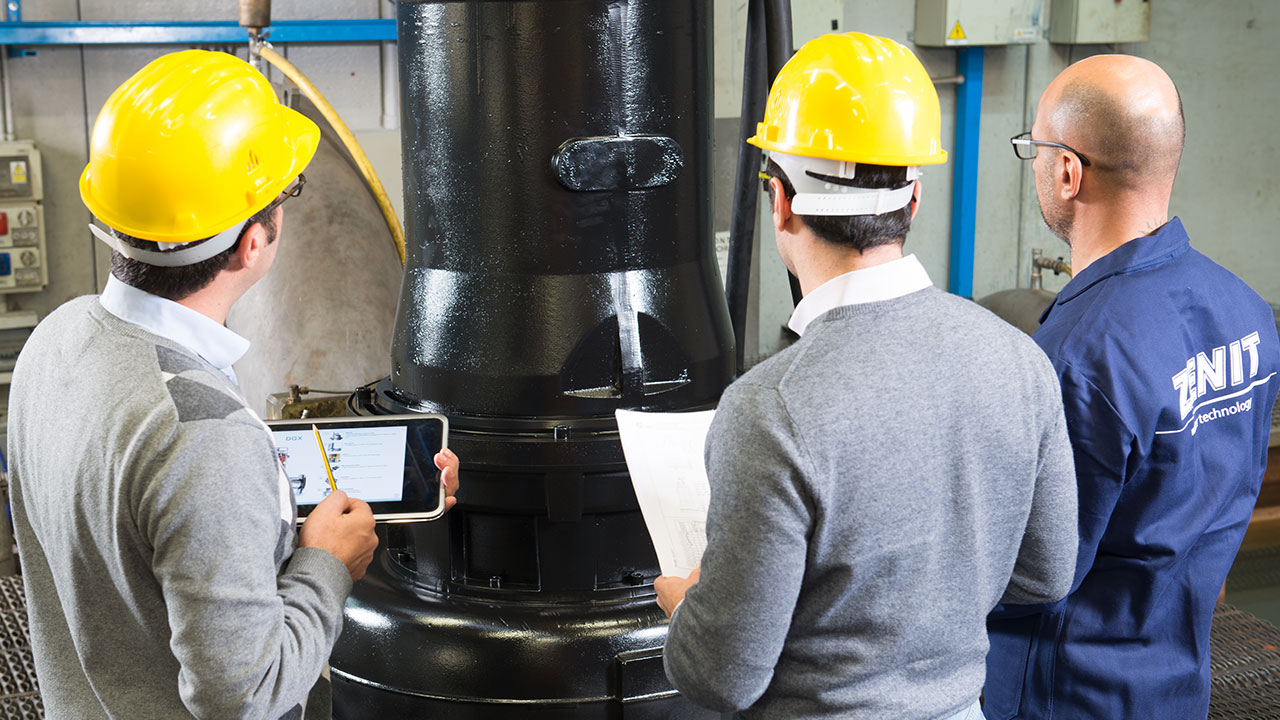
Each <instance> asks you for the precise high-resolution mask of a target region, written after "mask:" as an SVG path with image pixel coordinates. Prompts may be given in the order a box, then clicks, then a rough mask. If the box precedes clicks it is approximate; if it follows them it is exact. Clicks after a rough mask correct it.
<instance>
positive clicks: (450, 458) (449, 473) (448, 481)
mask: <svg viewBox="0 0 1280 720" xmlns="http://www.w3.org/2000/svg"><path fill="white" fill-rule="evenodd" d="M435 461H436V469H437V470H439V471H440V484H441V485H443V486H444V509H445V512H448V511H449V508H451V507H453V506H454V505H457V504H458V498H456V497H454V495H457V494H458V456H457V455H454V454H453V451H452V450H450V449H449V448H445V449H443V450H441V451H440V452H438V453H436V457H435Z"/></svg>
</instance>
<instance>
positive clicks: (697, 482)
mask: <svg viewBox="0 0 1280 720" xmlns="http://www.w3.org/2000/svg"><path fill="white" fill-rule="evenodd" d="M713 415H715V411H714V410H705V411H702V412H692V413H649V412H636V411H634V410H618V411H617V417H618V434H619V436H620V437H621V438H622V452H623V455H625V456H626V459H627V470H628V471H629V472H630V473H631V484H632V485H633V486H634V487H635V490H636V500H638V501H639V502H640V512H641V513H642V514H643V515H644V524H645V525H647V526H648V527H649V537H650V538H652V539H653V549H654V550H656V551H657V553H658V565H659V567H661V569H662V574H663V575H678V576H681V577H684V576H686V575H688V574H689V573H691V572H693V571H694V570H695V569H696V568H697V567H698V565H699V564H700V563H701V561H702V551H703V550H704V549H706V547H707V508H708V506H710V504H711V488H710V486H709V485H708V484H707V469H706V466H705V465H703V462H702V447H703V445H704V444H705V443H706V440H707V430H708V428H710V427H711V418H712V416H713Z"/></svg>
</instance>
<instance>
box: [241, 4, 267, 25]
mask: <svg viewBox="0 0 1280 720" xmlns="http://www.w3.org/2000/svg"><path fill="white" fill-rule="evenodd" d="M270 24H271V0H240V27H245V28H250V29H252V30H261V29H262V28H265V27H267V26H269V25H270Z"/></svg>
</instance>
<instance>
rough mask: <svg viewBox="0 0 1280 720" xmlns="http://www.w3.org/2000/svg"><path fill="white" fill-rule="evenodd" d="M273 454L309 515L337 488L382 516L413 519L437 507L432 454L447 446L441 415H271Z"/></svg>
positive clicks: (301, 512) (300, 510)
mask: <svg viewBox="0 0 1280 720" xmlns="http://www.w3.org/2000/svg"><path fill="white" fill-rule="evenodd" d="M267 424H268V426H269V427H270V428H271V434H272V436H273V438H274V440H275V445H276V454H277V456H278V457H279V458H280V464H281V466H282V467H283V468H284V472H285V475H286V476H287V477H288V479H289V485H290V486H291V487H292V488H293V494H294V499H295V500H296V502H297V505H298V516H299V517H305V516H306V515H307V514H308V513H309V512H310V511H311V508H313V507H315V505H316V503H319V502H320V501H321V500H323V499H324V498H326V497H328V495H329V493H330V492H331V487H332V486H331V485H330V483H329V478H330V477H331V476H332V478H333V485H336V486H337V488H338V489H340V490H342V491H343V492H345V493H347V495H350V496H351V497H354V498H359V499H361V500H364V501H365V502H367V503H369V505H370V507H372V508H373V512H374V515H375V516H377V517H379V518H380V519H392V518H402V517H403V518H408V517H409V516H412V517H414V518H417V517H420V516H422V515H423V514H431V513H434V512H435V511H437V510H438V509H439V504H440V502H441V498H440V494H441V491H440V481H439V474H438V471H437V470H436V467H435V462H434V460H433V458H434V457H435V454H436V453H437V452H439V451H440V449H441V448H442V447H444V435H445V421H444V418H443V417H441V416H438V415H390V416H382V417H373V418H354V417H353V418H324V419H317V420H314V421H312V420H273V421H270V422H268V423H267Z"/></svg>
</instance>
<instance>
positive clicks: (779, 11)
mask: <svg viewBox="0 0 1280 720" xmlns="http://www.w3.org/2000/svg"><path fill="white" fill-rule="evenodd" d="M764 25H765V38H766V52H767V53H768V56H769V78H770V81H771V82H772V79H773V78H776V77H778V71H779V70H781V69H782V66H783V65H786V64H787V61H788V60H790V59H791V56H792V55H794V54H795V51H796V50H795V45H794V41H793V39H792V32H793V31H792V27H791V0H766V1H765V4H764Z"/></svg>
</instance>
